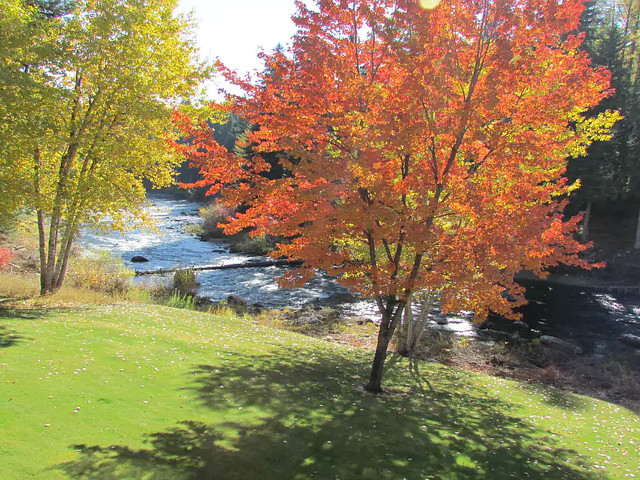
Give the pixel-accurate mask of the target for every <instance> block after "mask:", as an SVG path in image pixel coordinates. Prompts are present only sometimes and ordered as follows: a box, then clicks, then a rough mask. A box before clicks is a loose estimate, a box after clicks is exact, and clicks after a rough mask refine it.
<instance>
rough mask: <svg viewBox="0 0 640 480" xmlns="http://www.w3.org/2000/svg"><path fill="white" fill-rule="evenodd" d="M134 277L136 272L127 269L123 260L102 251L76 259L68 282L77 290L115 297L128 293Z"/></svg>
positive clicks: (91, 252) (92, 252)
mask: <svg viewBox="0 0 640 480" xmlns="http://www.w3.org/2000/svg"><path fill="white" fill-rule="evenodd" d="M134 276H135V272H134V271H133V270H131V269H130V268H127V267H126V266H125V264H124V262H123V260H122V259H121V258H118V257H115V256H113V255H111V253H109V252H106V251H102V250H100V251H90V252H88V253H87V254H85V255H81V256H79V257H77V258H76V259H74V261H73V263H72V264H71V269H70V272H69V276H68V281H69V283H70V284H71V285H72V286H74V287H77V288H85V289H88V290H95V291H98V292H104V293H108V294H110V295H114V294H124V293H126V292H127V291H128V290H129V288H130V286H131V279H132V278H133V277H134Z"/></svg>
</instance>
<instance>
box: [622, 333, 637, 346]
mask: <svg viewBox="0 0 640 480" xmlns="http://www.w3.org/2000/svg"><path fill="white" fill-rule="evenodd" d="M618 341H619V342H621V343H624V344H625V345H629V346H630V347H634V348H640V337H639V336H637V335H632V334H630V333H623V334H622V335H620V336H619V337H618Z"/></svg>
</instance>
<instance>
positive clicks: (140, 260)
mask: <svg viewBox="0 0 640 480" xmlns="http://www.w3.org/2000/svg"><path fill="white" fill-rule="evenodd" d="M131 261H132V262H133V263H146V262H148V261H149V259H148V258H146V257H143V256H142V255H136V256H135V257H131Z"/></svg>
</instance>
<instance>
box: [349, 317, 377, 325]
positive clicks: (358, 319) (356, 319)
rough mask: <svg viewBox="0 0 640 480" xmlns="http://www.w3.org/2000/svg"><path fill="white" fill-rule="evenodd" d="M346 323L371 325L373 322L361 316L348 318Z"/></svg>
mask: <svg viewBox="0 0 640 480" xmlns="http://www.w3.org/2000/svg"><path fill="white" fill-rule="evenodd" d="M347 321H348V322H349V323H351V324H354V323H355V324H356V325H373V320H371V319H370V318H367V317H361V316H355V317H349V319H348V320H347Z"/></svg>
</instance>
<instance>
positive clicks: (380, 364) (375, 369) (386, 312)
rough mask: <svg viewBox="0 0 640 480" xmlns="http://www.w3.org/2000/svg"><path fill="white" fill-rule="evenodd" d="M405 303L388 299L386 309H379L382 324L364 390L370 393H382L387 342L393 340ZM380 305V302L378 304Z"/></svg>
mask: <svg viewBox="0 0 640 480" xmlns="http://www.w3.org/2000/svg"><path fill="white" fill-rule="evenodd" d="M405 304H406V302H404V301H402V300H396V299H390V300H388V301H387V306H386V308H380V310H381V313H382V322H381V323H380V329H379V330H378V344H377V345H376V353H375V355H374V357H373V365H372V366H371V375H370V377H369V383H367V385H365V387H364V388H365V390H367V391H368V392H371V393H376V394H377V393H382V374H383V372H384V362H385V360H386V359H387V350H388V348H389V342H390V341H391V338H393V332H394V331H395V329H396V327H397V325H398V323H400V319H401V318H402V313H403V311H404V307H405ZM378 305H379V306H380V305H381V302H379V303H378Z"/></svg>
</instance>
